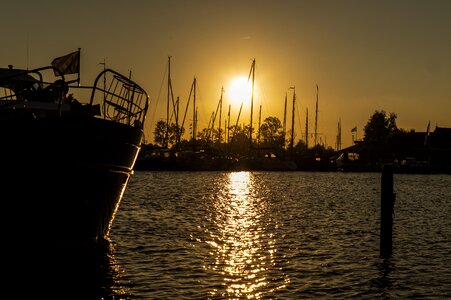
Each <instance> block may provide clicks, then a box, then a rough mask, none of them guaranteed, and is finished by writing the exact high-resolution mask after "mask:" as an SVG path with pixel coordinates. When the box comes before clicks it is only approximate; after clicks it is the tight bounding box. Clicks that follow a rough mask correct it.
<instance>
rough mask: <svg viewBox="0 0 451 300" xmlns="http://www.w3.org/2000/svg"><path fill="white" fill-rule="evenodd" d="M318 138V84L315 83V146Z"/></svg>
mask: <svg viewBox="0 0 451 300" xmlns="http://www.w3.org/2000/svg"><path fill="white" fill-rule="evenodd" d="M317 139H318V85H316V108H315V146H316V145H317Z"/></svg>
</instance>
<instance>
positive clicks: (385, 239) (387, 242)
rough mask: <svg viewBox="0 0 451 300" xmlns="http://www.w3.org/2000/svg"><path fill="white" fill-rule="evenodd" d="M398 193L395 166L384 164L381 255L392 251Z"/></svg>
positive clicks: (386, 255)
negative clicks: (395, 182)
mask: <svg viewBox="0 0 451 300" xmlns="http://www.w3.org/2000/svg"><path fill="white" fill-rule="evenodd" d="M395 199H396V194H395V193H393V166H392V165H384V166H383V168H382V177H381V220H380V226H381V227H380V256H382V257H389V256H391V253H392V233H393V228H392V227H393V207H394V205H395Z"/></svg>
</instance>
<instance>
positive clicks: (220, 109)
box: [218, 87, 224, 148]
mask: <svg viewBox="0 0 451 300" xmlns="http://www.w3.org/2000/svg"><path fill="white" fill-rule="evenodd" d="M223 94H224V87H221V97H220V98H219V122H218V148H221V120H222V119H221V118H222V95H223Z"/></svg>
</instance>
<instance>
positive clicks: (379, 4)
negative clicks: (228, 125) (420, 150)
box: [0, 0, 451, 146]
mask: <svg viewBox="0 0 451 300" xmlns="http://www.w3.org/2000/svg"><path fill="white" fill-rule="evenodd" d="M1 10H2V18H1V19H0V28H1V29H0V32H1V36H2V47H0V67H6V66H7V65H8V64H12V65H14V66H15V67H18V68H27V67H28V68H35V67H40V66H43V65H49V64H50V62H51V61H52V59H53V58H55V57H58V56H61V55H64V54H67V53H70V52H72V51H75V50H77V49H78V48H81V81H82V83H83V84H89V83H91V82H92V81H93V79H94V78H95V76H96V75H97V73H98V72H99V71H101V69H102V68H103V66H102V65H100V63H101V62H103V61H104V60H105V61H106V64H107V67H109V68H112V69H114V70H117V71H119V72H122V73H125V74H128V73H129V71H132V76H133V78H134V79H135V80H136V81H137V82H138V83H139V84H140V85H141V86H143V87H144V88H145V89H146V90H147V91H148V93H149V94H150V100H151V111H150V112H149V115H148V122H147V126H146V135H147V136H150V135H151V132H152V131H153V127H154V125H155V123H156V122H157V121H158V120H160V119H165V118H166V115H165V114H166V81H165V80H166V77H165V76H167V73H166V72H167V64H168V56H171V57H172V58H171V73H172V83H173V91H174V95H175V96H179V97H180V101H181V107H183V109H184V107H185V105H186V101H187V99H188V95H189V92H190V88H191V84H192V81H193V79H194V77H196V78H197V83H198V88H199V89H198V93H197V97H196V102H197V106H198V110H199V124H198V127H199V128H204V127H206V126H207V124H208V121H209V118H210V116H211V113H212V112H213V111H214V110H215V109H216V106H217V104H218V101H219V98H220V94H221V87H224V89H225V93H224V99H223V101H224V107H223V120H224V116H225V114H226V110H227V109H228V104H229V103H232V99H231V97H230V96H229V95H231V92H230V90H228V88H229V84H230V82H231V81H232V80H233V79H234V78H235V77H237V76H247V75H248V74H249V70H250V67H251V63H252V59H255V60H256V68H255V82H256V87H257V89H258V93H257V95H256V96H255V99H254V118H253V120H254V126H255V125H257V124H258V123H257V122H258V109H259V106H260V105H262V119H264V118H265V117H268V116H276V117H278V118H279V119H280V120H281V121H282V120H283V110H284V99H285V95H286V94H288V98H289V101H288V102H289V103H290V105H289V121H288V122H287V123H288V124H291V97H292V92H293V90H290V89H289V88H290V87H291V86H295V87H296V95H297V102H296V113H295V123H296V126H295V132H296V139H299V138H301V137H302V138H303V136H304V134H305V133H304V132H305V117H306V109H307V108H308V111H309V131H313V128H314V117H315V115H314V112H315V100H316V85H317V84H318V86H319V114H318V132H319V133H320V137H321V140H322V142H325V143H326V144H327V145H330V146H335V137H336V134H337V123H338V120H339V119H341V123H342V142H343V144H344V145H343V146H349V145H350V144H351V129H352V128H353V127H354V126H357V128H358V131H357V135H358V138H361V137H362V135H363V126H364V125H365V124H366V122H367V121H368V119H369V117H370V116H371V114H372V113H373V112H374V111H375V110H385V111H386V112H395V113H396V114H397V115H398V119H397V123H398V127H401V128H404V129H415V130H416V131H425V130H426V127H427V124H428V122H429V121H430V122H431V125H432V129H433V128H435V125H438V126H441V127H451V117H450V116H451V38H450V37H451V18H450V15H451V1H447V0H443V1H439V0H424V1H420V0H391V1H365V0H356V1H351V0H343V1H336V0H330V1H304V0H292V1H289V0H277V1H276V0H274V1H266V0H259V1H246V0H240V1H222V0H205V1H201V0H190V1H188V0H186V1H183V0H161V1H160V0H158V1H156V0H131V1H117V0H109V1H106V0H105V1H96V0H90V1H32V0H28V1H26V0H23V1H21V0H18V1H8V2H7V3H2V5H1ZM245 106H246V104H245ZM247 106H248V105H247ZM238 110H239V106H238V105H237V104H236V103H232V121H235V120H236V114H237V112H238ZM191 115H192V114H191V113H188V118H189V119H190V120H187V121H186V122H187V123H189V122H191V118H192V117H191ZM241 121H242V122H248V121H249V108H248V107H247V108H246V107H244V112H243V116H242V119H241ZM240 123H241V122H240ZM288 127H289V126H288ZM187 130H189V129H187Z"/></svg>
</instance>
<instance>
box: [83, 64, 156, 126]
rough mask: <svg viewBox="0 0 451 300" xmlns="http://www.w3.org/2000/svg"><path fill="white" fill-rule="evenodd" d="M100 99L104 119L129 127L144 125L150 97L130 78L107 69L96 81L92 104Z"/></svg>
mask: <svg viewBox="0 0 451 300" xmlns="http://www.w3.org/2000/svg"><path fill="white" fill-rule="evenodd" d="M99 97H100V98H101V100H100V101H101V102H102V115H103V117H104V118H106V119H109V120H113V121H116V122H120V123H124V124H129V125H137V124H141V126H142V124H144V121H145V118H146V113H147V109H148V106H149V96H148V95H147V93H146V91H145V90H144V89H143V88H142V87H140V86H139V85H138V84H137V83H135V82H134V81H132V80H131V79H130V78H127V77H125V76H124V75H122V74H120V73H118V72H116V71H114V70H111V69H105V70H104V71H102V72H101V73H100V74H99V75H98V76H97V78H96V79H95V81H94V86H93V89H92V93H91V100H90V104H94V102H97V101H98V98H99Z"/></svg>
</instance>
